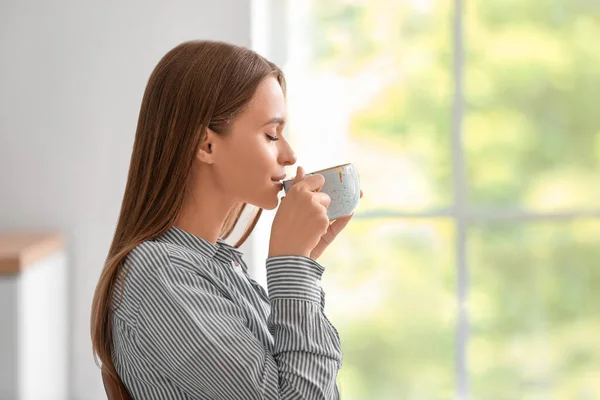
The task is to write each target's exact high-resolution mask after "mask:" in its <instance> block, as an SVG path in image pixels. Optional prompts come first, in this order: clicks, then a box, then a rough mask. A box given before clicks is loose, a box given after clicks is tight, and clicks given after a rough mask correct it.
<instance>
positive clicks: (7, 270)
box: [0, 232, 64, 275]
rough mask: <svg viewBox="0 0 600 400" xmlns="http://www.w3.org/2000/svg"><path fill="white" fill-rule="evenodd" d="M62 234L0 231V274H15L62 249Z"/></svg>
mask: <svg viewBox="0 0 600 400" xmlns="http://www.w3.org/2000/svg"><path fill="white" fill-rule="evenodd" d="M63 247H64V240H63V237H62V235H60V234H58V233H52V232H14V233H4V232H2V233H0V275H15V274H19V273H21V272H23V271H24V270H25V269H26V268H28V267H30V266H31V265H32V264H35V262H37V261H39V260H41V259H43V258H44V257H46V256H48V255H50V254H52V253H55V252H57V251H60V250H62V249H63Z"/></svg>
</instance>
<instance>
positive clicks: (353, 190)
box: [283, 163, 360, 220]
mask: <svg viewBox="0 0 600 400" xmlns="http://www.w3.org/2000/svg"><path fill="white" fill-rule="evenodd" d="M317 174H319V175H323V177H324V178H325V184H324V185H323V188H322V189H321V192H323V193H327V194H328V195H329V197H330V198H331V203H330V204H329V207H328V208H327V217H328V218H329V219H330V220H334V219H336V218H339V217H344V216H346V215H350V214H352V211H354V209H355V208H356V206H357V205H358V201H359V200H360V180H359V176H358V171H357V170H356V167H355V166H354V164H352V163H350V164H344V165H338V166H337V167H331V168H326V169H322V170H320V171H315V172H311V173H310V174H306V176H310V175H317ZM293 183H294V180H293V179H290V180H287V181H284V182H283V189H284V190H285V192H286V193H287V192H288V190H289V189H290V188H291V187H292V184H293Z"/></svg>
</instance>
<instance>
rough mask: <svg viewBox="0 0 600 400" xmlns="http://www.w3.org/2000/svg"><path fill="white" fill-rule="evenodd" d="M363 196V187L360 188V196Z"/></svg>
mask: <svg viewBox="0 0 600 400" xmlns="http://www.w3.org/2000/svg"><path fill="white" fill-rule="evenodd" d="M362 197H363V191H362V189H360V198H361V199H362Z"/></svg>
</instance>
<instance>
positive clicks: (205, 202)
mask: <svg viewBox="0 0 600 400" xmlns="http://www.w3.org/2000/svg"><path fill="white" fill-rule="evenodd" d="M193 182H195V185H194V187H193V188H192V190H191V191H190V193H189V195H188V196H187V198H186V199H185V201H184V203H183V207H182V209H181V212H180V213H179V215H178V217H177V220H176V221H175V226H177V227H178V228H181V229H183V230H184V231H186V232H189V233H191V234H193V235H195V236H198V237H200V238H202V239H205V240H208V241H209V242H211V243H213V244H216V243H217V239H218V237H219V233H220V232H221V228H222V227H223V224H224V222H225V218H226V217H227V214H228V213H229V210H230V209H231V207H232V206H233V205H234V204H235V202H234V201H233V199H228V198H227V196H225V195H223V194H222V192H221V191H220V190H219V187H218V186H217V185H216V183H215V182H214V179H212V176H211V175H210V174H209V173H208V171H206V169H205V170H201V171H199V172H198V174H197V176H195V177H193Z"/></svg>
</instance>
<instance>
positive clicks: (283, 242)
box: [269, 167, 331, 257]
mask: <svg viewBox="0 0 600 400" xmlns="http://www.w3.org/2000/svg"><path fill="white" fill-rule="evenodd" d="M304 175H305V174H304V170H303V169H302V167H298V170H297V173H296V177H295V178H294V183H293V185H292V187H291V188H290V189H289V190H288V192H287V194H286V196H285V197H284V198H282V199H281V204H280V206H279V209H278V210H277V213H276V214H275V219H274V220H273V226H272V228H271V239H270V243H269V257H276V256H283V255H286V256H292V255H298V256H305V257H310V256H311V253H312V252H313V250H314V249H315V248H316V247H317V246H318V245H319V242H320V240H321V238H322V237H323V236H324V235H326V234H327V232H328V229H329V228H330V224H329V219H328V218H327V207H329V202H330V201H331V199H330V198H329V196H328V195H327V194H325V193H321V192H319V191H320V190H321V188H322V187H323V185H324V184H325V178H323V176H322V175H318V174H317V175H311V176H309V177H307V178H304ZM325 247H326V246H325ZM321 252H322V250H321ZM319 254H320V253H319Z"/></svg>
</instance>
